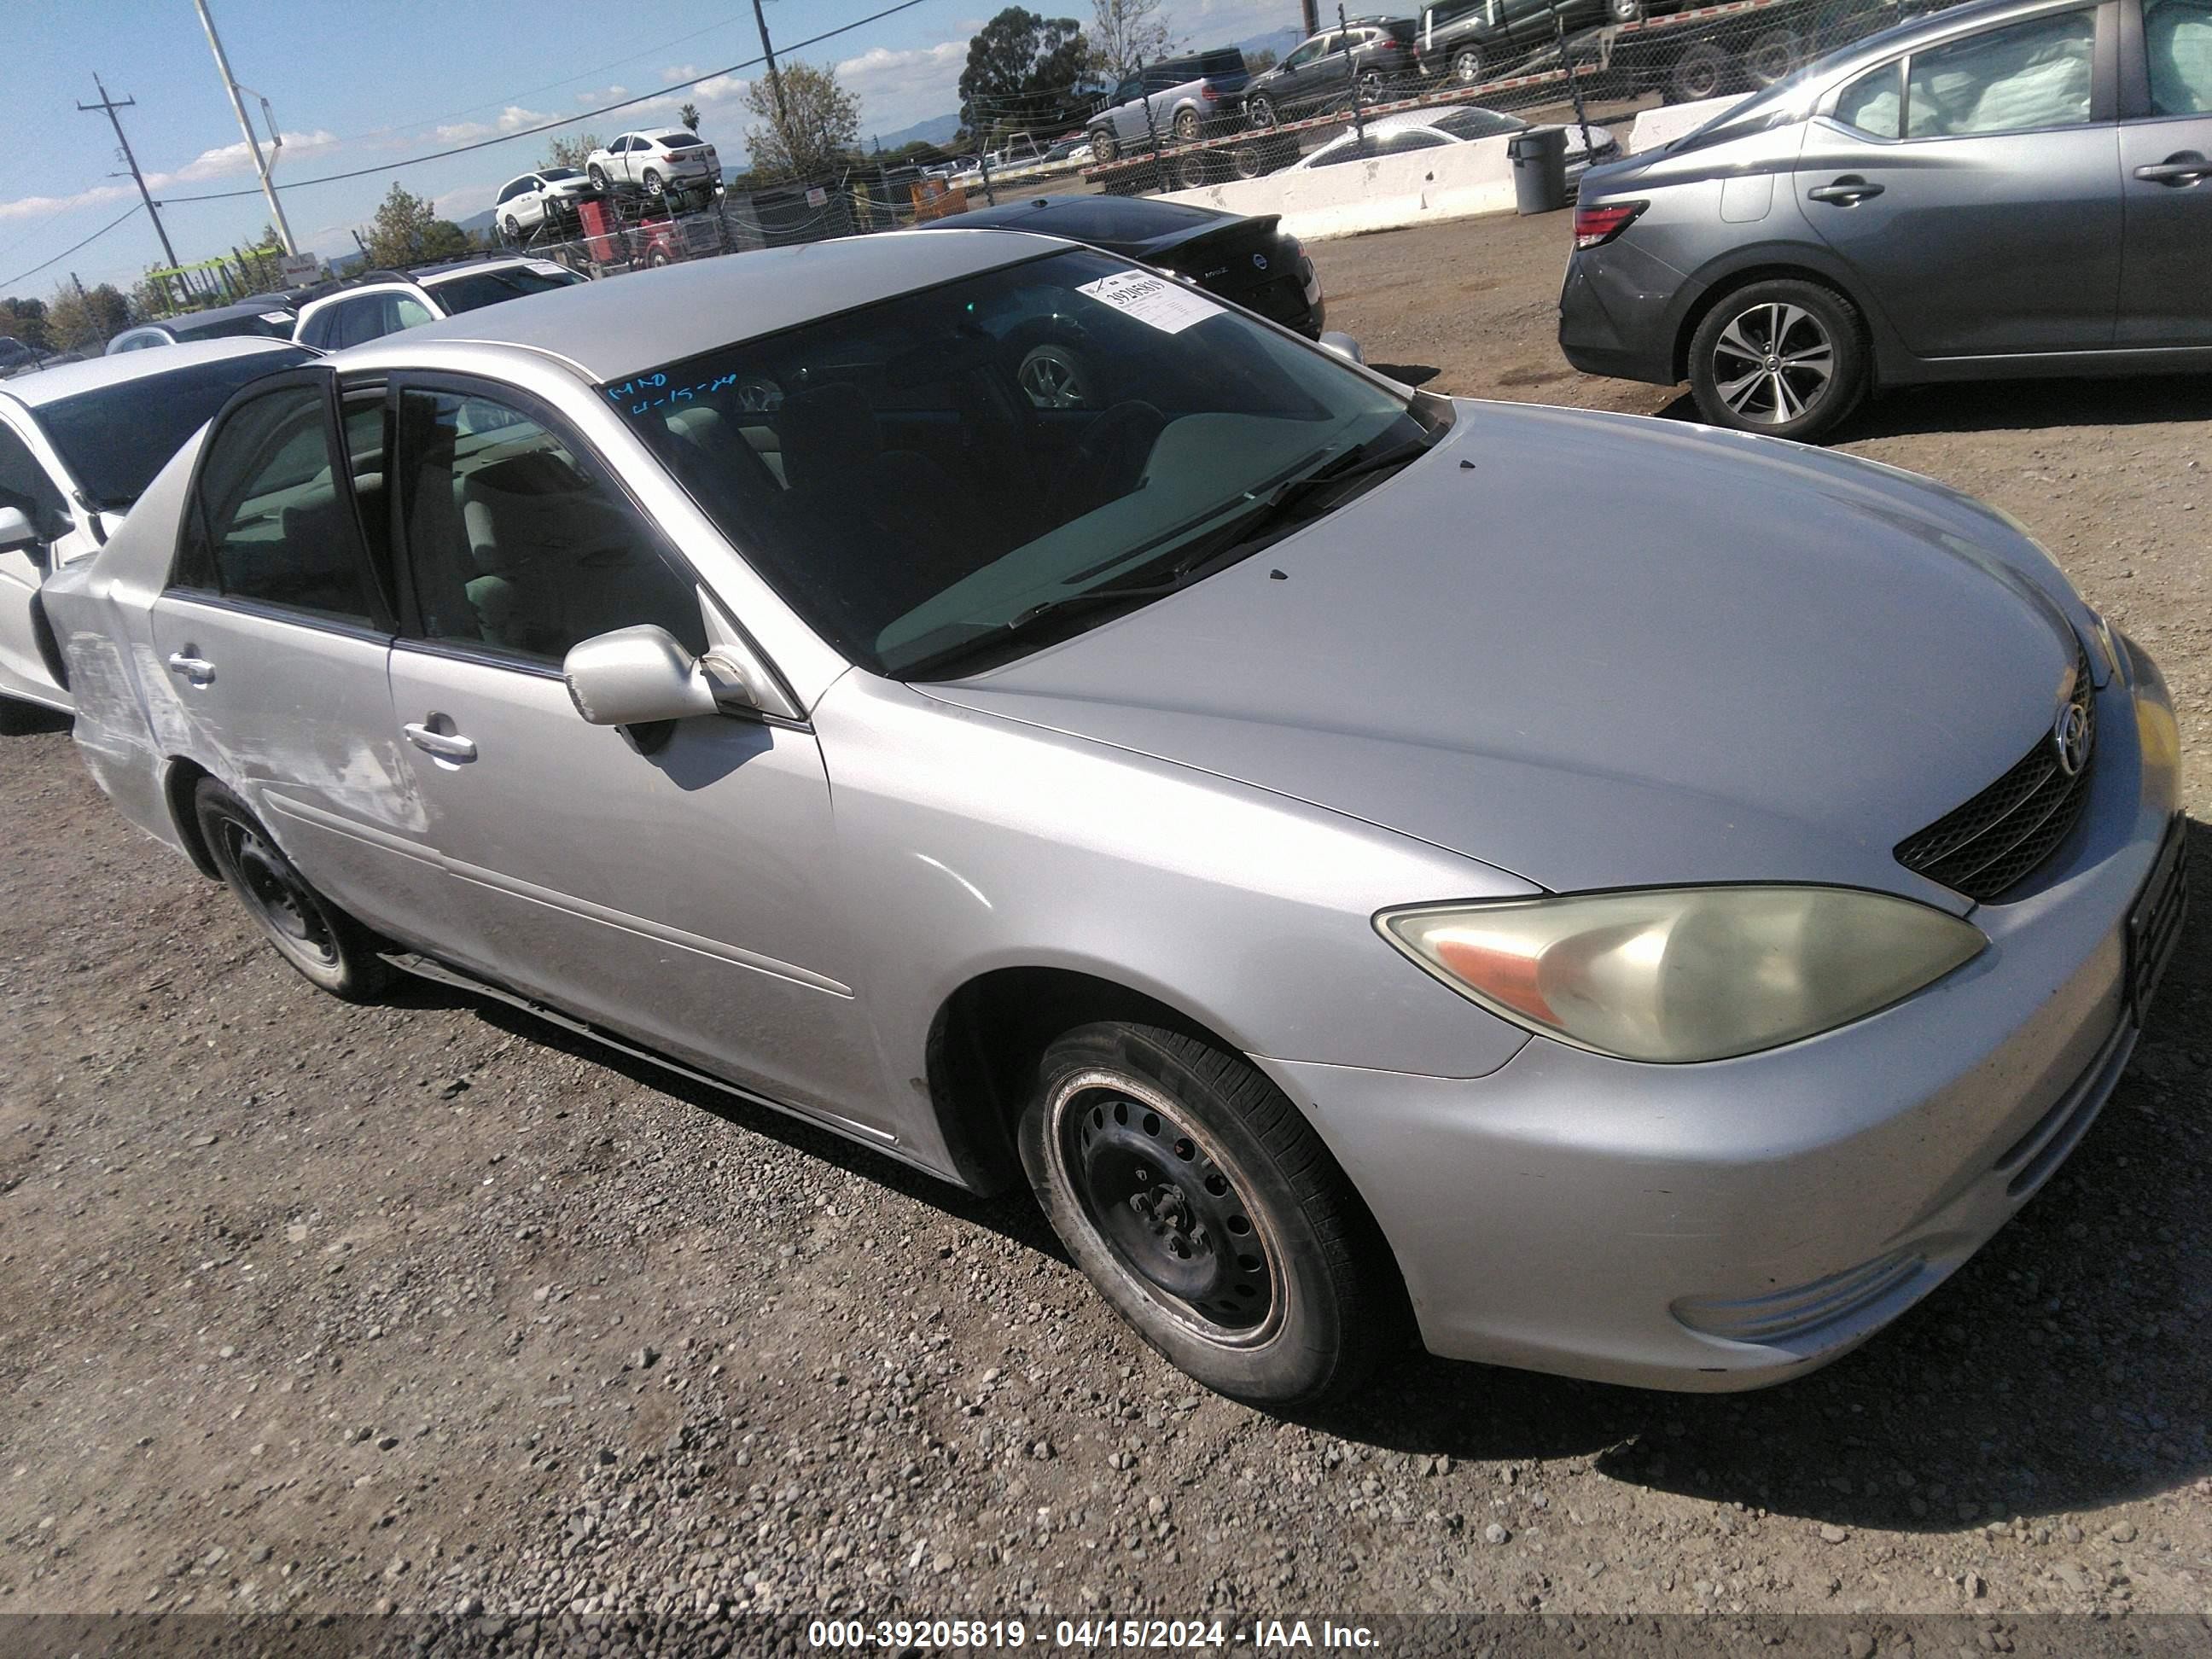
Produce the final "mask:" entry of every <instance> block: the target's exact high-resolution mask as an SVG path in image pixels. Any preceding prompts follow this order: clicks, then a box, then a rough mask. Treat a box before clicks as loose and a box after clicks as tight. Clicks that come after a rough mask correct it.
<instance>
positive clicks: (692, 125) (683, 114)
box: [676, 104, 699, 132]
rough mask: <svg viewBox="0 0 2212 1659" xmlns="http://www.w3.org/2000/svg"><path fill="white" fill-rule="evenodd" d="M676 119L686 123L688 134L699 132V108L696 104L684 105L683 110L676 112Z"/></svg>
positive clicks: (685, 127)
mask: <svg viewBox="0 0 2212 1659" xmlns="http://www.w3.org/2000/svg"><path fill="white" fill-rule="evenodd" d="M676 118H677V119H678V120H679V121H681V122H683V123H684V131H686V132H696V131H699V106H698V105H696V104H686V105H684V107H683V108H682V109H679V110H678V111H677V112H676Z"/></svg>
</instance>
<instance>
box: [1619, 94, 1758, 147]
mask: <svg viewBox="0 0 2212 1659" xmlns="http://www.w3.org/2000/svg"><path fill="white" fill-rule="evenodd" d="M1741 102H1743V95H1742V94H1741V93H1730V94H1729V95H1728V96H1727V97H1725V98H1700V99H1699V100H1698V101H1697V102H1696V103H1694V104H1662V105H1661V106H1659V107H1658V108H1657V109H1646V110H1638V112H1637V113H1636V125H1634V126H1632V127H1631V128H1630V129H1629V131H1628V153H1629V154H1630V155H1637V154H1638V153H1639V152H1640V151H1643V150H1647V149H1657V148H1658V147H1659V146H1660V145H1662V144H1670V143H1674V140H1675V139H1677V138H1680V137H1681V136H1682V135H1683V134H1684V133H1687V132H1695V131H1697V130H1698V129H1699V127H1701V126H1703V125H1705V123H1706V122H1708V121H1710V120H1711V119H1712V118H1713V117H1715V116H1716V115H1718V114H1719V113H1720V112H1722V111H1723V110H1724V109H1728V108H1730V107H1732V106H1735V105H1737V104H1741Z"/></svg>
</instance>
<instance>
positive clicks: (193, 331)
mask: <svg viewBox="0 0 2212 1659" xmlns="http://www.w3.org/2000/svg"><path fill="white" fill-rule="evenodd" d="M296 320H297V319H296V317H295V315H294V313H293V310H292V306H291V302H290V301H289V298H288V297H286V296H284V295H275V294H257V295H254V296H253V297H252V298H251V299H248V300H240V301H238V302H237V303H235V304H234V305H227V306H214V307H210V308H209V309H208V310H205V311H188V312H185V313H182V314H181V315H179V316H175V317H164V318H162V319H161V320H160V321H159V322H153V323H140V324H139V325H137V326H136V327H135V328H126V329H125V330H124V331H122V332H121V333H120V334H118V335H117V336H115V337H114V338H112V339H111V340H110V341H108V343H107V355H108V356H111V357H112V356H116V355H117V354H118V353H119V352H125V351H144V350H147V349H149V348H151V347H155V346H167V345H178V344H180V343H183V342H185V341H187V340H234V339H245V338H259V339H264V340H289V339H290V338H291V337H292V328H293V325H294V324H295V322H296Z"/></svg>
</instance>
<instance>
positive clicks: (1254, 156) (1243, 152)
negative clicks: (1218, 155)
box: [1229, 144, 1267, 179]
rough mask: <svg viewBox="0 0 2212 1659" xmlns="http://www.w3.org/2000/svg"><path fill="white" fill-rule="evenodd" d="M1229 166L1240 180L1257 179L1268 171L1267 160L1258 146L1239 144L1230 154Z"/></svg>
mask: <svg viewBox="0 0 2212 1659" xmlns="http://www.w3.org/2000/svg"><path fill="white" fill-rule="evenodd" d="M1229 165H1230V167H1231V169H1233V170H1234V171H1235V173H1236V174H1237V177H1238V178H1239V179H1257V178H1258V177H1259V176H1260V175H1261V173H1265V172H1266V171H1267V157H1266V156H1265V155H1261V152H1260V147H1259V145H1257V144H1239V145H1237V147H1236V148H1235V149H1232V150H1231V151H1230V152H1229Z"/></svg>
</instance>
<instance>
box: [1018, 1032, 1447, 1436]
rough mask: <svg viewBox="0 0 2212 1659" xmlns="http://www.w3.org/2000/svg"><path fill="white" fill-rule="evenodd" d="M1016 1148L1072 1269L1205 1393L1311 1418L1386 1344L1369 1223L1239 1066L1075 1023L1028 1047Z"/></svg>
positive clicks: (1394, 1296)
mask: <svg viewBox="0 0 2212 1659" xmlns="http://www.w3.org/2000/svg"><path fill="white" fill-rule="evenodd" d="M1018 1141H1019V1145H1020V1149H1021V1157H1022V1165H1023V1168H1024V1170H1026V1171H1027V1173H1028V1175H1029V1177H1030V1185H1031V1186H1032V1187H1033V1188H1035V1189H1036V1194H1037V1199H1038V1201H1039V1202H1040V1203H1041V1204H1042V1206H1044V1212H1045V1216H1046V1218H1047V1219H1048V1220H1049V1221H1050V1222H1051V1224H1052V1226H1053V1230H1054V1231H1055V1232H1057V1233H1058V1234H1059V1235H1060V1242H1061V1243H1063V1244H1065V1245H1066V1247H1067V1250H1068V1254H1069V1255H1072V1256H1073V1258H1074V1260H1075V1264H1076V1266H1078V1267H1080V1268H1082V1269H1083V1271H1084V1272H1085V1273H1086V1274H1088V1275H1089V1277H1090V1279H1091V1283H1092V1284H1093V1285H1096V1286H1097V1288H1098V1290H1099V1291H1100V1293H1101V1294H1102V1295H1103V1296H1104V1297H1105V1298H1106V1300H1107V1302H1108V1303H1109V1304H1111V1305H1112V1306H1113V1308H1114V1310H1115V1312H1117V1313H1119V1314H1120V1315H1121V1316H1122V1317H1123V1318H1124V1319H1126V1320H1127V1321H1128V1322H1129V1323H1130V1324H1131V1325H1133V1327H1135V1328H1136V1331H1137V1334H1139V1336H1141V1337H1143V1338H1144V1339H1145V1340H1146V1342H1148V1343H1150V1344H1151V1345H1152V1346H1153V1347H1154V1348H1156V1349H1158V1351H1159V1352H1161V1353H1162V1354H1163V1355H1164V1356H1165V1357H1166V1358H1168V1360H1169V1361H1170V1363H1172V1364H1175V1365H1176V1367H1177V1368H1179V1369H1180V1370H1182V1371H1183V1372H1185V1373H1186V1374H1187V1375H1188V1376H1193V1377H1194V1378H1196V1379H1197V1380H1198V1381H1199V1382H1200V1383H1204V1384H1205V1385H1206V1387H1208V1388H1210V1389H1215V1390H1216V1391H1218V1392H1219V1393H1221V1394H1225V1395H1230V1396H1231V1397H1232V1398H1234V1399H1237V1400H1243V1401H1250V1402H1252V1403H1254V1404H1255V1405H1262V1406H1268V1407H1312V1406H1316V1405H1320V1404H1322V1403H1324V1402H1329V1401H1338V1400H1341V1399H1343V1398H1345V1397H1346V1396H1347V1395H1351V1394H1352V1393H1354V1392H1356V1391H1357V1390H1358V1388H1359V1387H1360V1385H1361V1384H1362V1383H1364V1382H1365V1381H1366V1379H1367V1376H1368V1375H1369V1373H1370V1371H1371V1370H1372V1368H1373V1366H1374V1364H1375V1363H1376V1360H1377V1359H1378V1358H1381V1357H1383V1355H1384V1354H1386V1353H1387V1352H1390V1351H1391V1350H1392V1349H1393V1348H1395V1346H1398V1345H1399V1343H1400V1341H1401V1337H1402V1331H1403V1328H1404V1327H1403V1323H1402V1310H1403V1307H1404V1292H1403V1291H1402V1289H1401V1287H1400V1285H1399V1284H1398V1281H1397V1278H1396V1273H1395V1268H1394V1267H1393V1265H1392V1263H1391V1262H1390V1260H1389V1251H1388V1250H1387V1249H1385V1248H1384V1246H1383V1243H1382V1240H1381V1237H1380V1236H1379V1234H1378V1233H1377V1232H1376V1228H1375V1225H1374V1223H1373V1221H1372V1220H1371V1219H1370V1218H1369V1217H1368V1215H1367V1212H1366V1210H1365V1208H1364V1206H1362V1205H1361V1203H1360V1201H1359V1198H1358V1194H1356V1193H1355V1192H1354V1191H1353V1190H1352V1184H1351V1182H1349V1181H1347V1180H1346V1178H1345V1176H1344V1174H1343V1172H1342V1171H1341V1170H1339V1169H1338V1168H1337V1167H1336V1164H1335V1162H1334V1160H1333V1159H1332V1158H1330V1157H1329V1155H1328V1151H1327V1149H1326V1148H1325V1147H1323V1146H1322V1142H1321V1138H1320V1137H1319V1136H1318V1135H1316V1133H1314V1131H1313V1127H1312V1126H1311V1125H1310V1124H1309V1123H1308V1122H1307V1121H1305V1119H1304V1117H1302V1116H1301V1115H1299V1114H1298V1110H1297V1108H1296V1107H1294V1106H1293V1105H1291V1103H1290V1102H1289V1101H1288V1100H1286V1099H1285V1097H1283V1095H1282V1093H1281V1091H1279V1090H1278V1089H1276V1088H1275V1086H1274V1085H1273V1084H1271V1083H1269V1082H1268V1081H1267V1079H1266V1078H1265V1077H1263V1076H1261V1074H1260V1073H1258V1072H1257V1071H1255V1069H1254V1068H1253V1067H1252V1066H1250V1065H1249V1063H1248V1062H1247V1061H1245V1060H1243V1059H1242V1058H1241V1057H1239V1056H1237V1055H1234V1054H1224V1053H1222V1052H1221V1051H1220V1050H1218V1049H1217V1048H1212V1047H1211V1046H1209V1045H1208V1044H1206V1043H1204V1042H1200V1041H1199V1040H1197V1039H1196V1038H1194V1037H1191V1036H1184V1035H1183V1034H1182V1033H1180V1032H1176V1031H1170V1030H1163V1029H1161V1028H1159V1027H1158V1026H1148V1025H1139V1024H1127V1023H1124V1022H1121V1021H1110V1022H1102V1023H1100V1024H1091V1025H1083V1026H1079V1027H1078V1028H1076V1029H1075V1030H1072V1031H1069V1032H1068V1033H1066V1035H1065V1036H1061V1037H1060V1039H1059V1040H1058V1041H1056V1042H1054V1043H1053V1044H1052V1046H1051V1047H1050V1048H1048V1049H1046V1051H1045V1054H1044V1056H1043V1059H1042V1060H1041V1061H1040V1062H1039V1065H1038V1068H1037V1086H1036V1092H1035V1093H1034V1094H1033V1095H1032V1097H1030V1101H1029V1103H1028V1105H1027V1107H1026V1109H1024V1112H1023V1114H1022V1119H1021V1122H1020V1125H1019V1131H1018Z"/></svg>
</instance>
